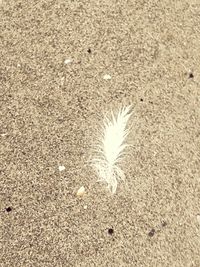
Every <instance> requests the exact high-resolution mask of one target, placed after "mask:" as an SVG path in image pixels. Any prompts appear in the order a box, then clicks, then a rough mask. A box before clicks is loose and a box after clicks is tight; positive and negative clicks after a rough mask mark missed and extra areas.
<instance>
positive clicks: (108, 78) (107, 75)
mask: <svg viewBox="0 0 200 267" xmlns="http://www.w3.org/2000/svg"><path fill="white" fill-rule="evenodd" d="M103 78H104V80H111V76H110V75H109V74H105V75H104V76H103Z"/></svg>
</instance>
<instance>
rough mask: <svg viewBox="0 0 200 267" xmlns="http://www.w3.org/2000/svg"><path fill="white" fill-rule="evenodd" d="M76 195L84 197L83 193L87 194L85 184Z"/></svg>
mask: <svg viewBox="0 0 200 267" xmlns="http://www.w3.org/2000/svg"><path fill="white" fill-rule="evenodd" d="M76 195H77V196H78V197H82V196H83V195H85V187H84V186H81V187H80V188H79V190H78V191H77V193H76Z"/></svg>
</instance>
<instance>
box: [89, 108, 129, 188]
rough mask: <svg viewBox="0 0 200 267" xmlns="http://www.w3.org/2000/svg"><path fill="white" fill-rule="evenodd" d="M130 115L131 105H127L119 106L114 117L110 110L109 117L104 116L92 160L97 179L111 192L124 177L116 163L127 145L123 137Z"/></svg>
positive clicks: (126, 133) (126, 131) (126, 132)
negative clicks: (105, 184)
mask: <svg viewBox="0 0 200 267" xmlns="http://www.w3.org/2000/svg"><path fill="white" fill-rule="evenodd" d="M130 116H131V106H128V107H124V108H121V109H120V110H119V112H118V114H117V116H116V117H115V116H114V114H113V112H112V113H111V119H109V118H107V117H106V118H105V121H104V123H103V129H102V131H101V138H102V139H101V140H100V144H99V145H98V146H97V148H98V149H97V156H96V157H95V158H94V159H93V160H92V165H93V167H94V168H95V170H96V171H97V173H98V176H99V181H102V182H105V183H107V186H108V188H109V190H110V191H111V192H112V193H115V192H116V189H117V184H118V181H119V180H124V178H125V175H124V172H123V171H122V170H121V168H120V167H119V166H118V163H119V161H120V160H121V157H122V155H123V154H124V149H125V148H126V147H127V144H126V143H125V139H126V137H127V135H128V133H129V129H128V128H127V122H128V120H129V118H130Z"/></svg>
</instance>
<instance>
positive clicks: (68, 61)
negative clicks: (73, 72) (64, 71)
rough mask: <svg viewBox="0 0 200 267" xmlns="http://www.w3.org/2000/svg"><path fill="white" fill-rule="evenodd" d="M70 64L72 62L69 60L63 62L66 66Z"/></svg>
mask: <svg viewBox="0 0 200 267" xmlns="http://www.w3.org/2000/svg"><path fill="white" fill-rule="evenodd" d="M71 62H72V60H71V59H65V61H64V63H65V65H67V64H69V63H71Z"/></svg>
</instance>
